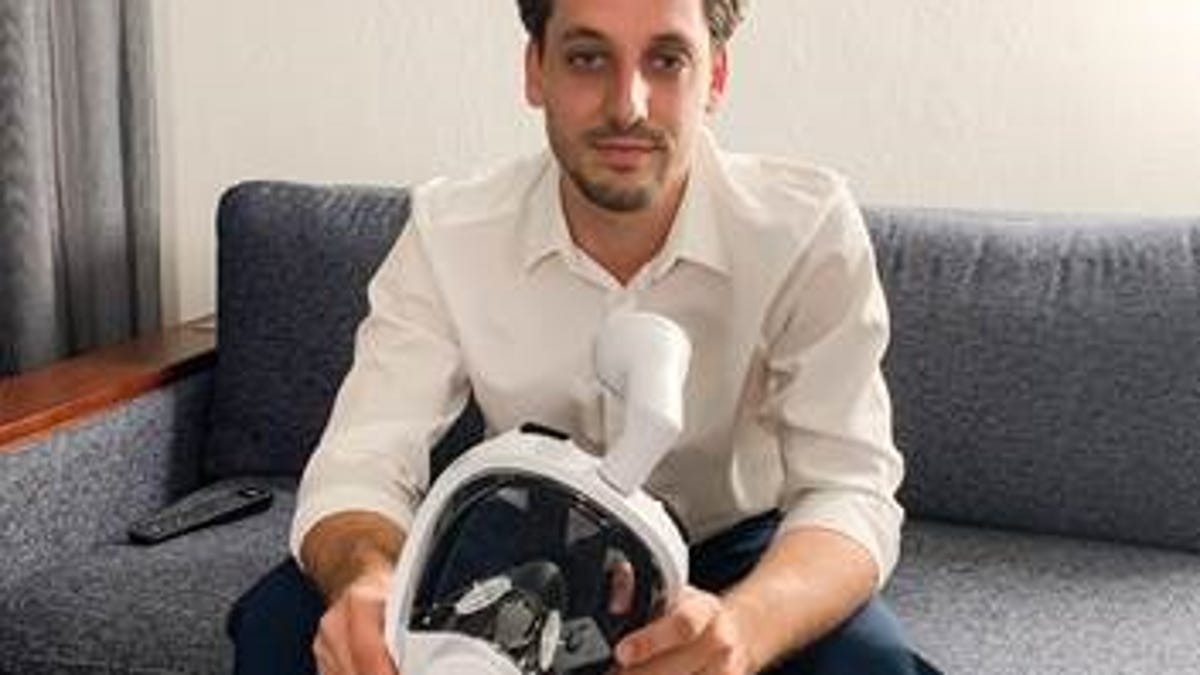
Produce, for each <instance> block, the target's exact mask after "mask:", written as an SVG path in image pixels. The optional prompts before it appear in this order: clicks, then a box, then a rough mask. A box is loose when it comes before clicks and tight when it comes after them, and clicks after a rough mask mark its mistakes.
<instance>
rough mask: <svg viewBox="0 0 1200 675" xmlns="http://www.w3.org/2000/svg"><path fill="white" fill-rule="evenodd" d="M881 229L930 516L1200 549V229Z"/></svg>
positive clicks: (980, 218) (911, 499) (909, 453)
mask: <svg viewBox="0 0 1200 675" xmlns="http://www.w3.org/2000/svg"><path fill="white" fill-rule="evenodd" d="M867 221H868V224H869V227H870V230H871V232H872V234H873V236H874V239H875V243H876V246H877V249H878V252H879V255H878V260H879V268H880V273H881V275H882V279H883V283H884V286H885V290H886V292H887V296H888V300H889V304H890V307H891V312H892V320H893V339H892V346H891V351H890V352H889V355H888V357H887V362H886V370H887V375H888V380H889V383H890V385H891V388H892V395H893V399H894V403H895V413H896V434H897V442H898V443H899V445H900V447H901V449H902V451H903V452H904V454H905V456H906V458H907V461H908V477H907V480H906V484H905V488H904V489H903V492H902V499H903V501H904V502H905V504H906V505H907V506H908V507H909V508H910V510H911V511H912V512H913V513H914V514H917V515H921V516H929V517H934V518H939V519H946V520H952V521H961V522H967V523H982V524H994V525H1001V526H1006V527H1014V528H1020V529H1028V530H1033V531H1040V532H1057V533H1068V534H1076V535H1084V536H1089V537H1100V538H1108V539H1115V540H1125V541H1135V542H1145V543H1151V544H1160V545H1167V546H1173V547H1181V548H1185V549H1190V550H1200V385H1198V382H1200V264H1198V263H1197V260H1198V259H1200V220H1139V219H1119V220H1114V219H1107V220H1106V219H1099V218H1094V217H1076V218H1064V217H1044V216H1019V215H1003V214H987V213H964V212H944V211H943V212H939V211H917V210H894V211H868V213H867Z"/></svg>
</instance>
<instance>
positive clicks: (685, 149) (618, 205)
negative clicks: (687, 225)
mask: <svg viewBox="0 0 1200 675" xmlns="http://www.w3.org/2000/svg"><path fill="white" fill-rule="evenodd" d="M518 4H519V6H520V9H521V16H522V20H523V21H524V22H525V25H526V27H527V29H528V30H529V33H530V41H529V45H528V47H527V49H526V57H525V76H526V82H525V88H526V98H527V99H528V100H529V102H530V103H531V104H532V105H534V106H536V107H540V108H543V109H544V111H545V117H546V131H547V135H548V137H549V141H550V146H551V148H552V149H553V151H554V154H555V156H556V157H557V159H558V162H559V164H560V165H561V166H562V167H563V170H564V172H565V173H566V174H567V176H568V177H569V178H570V179H571V182H572V183H573V185H574V187H576V188H578V190H579V192H581V193H582V194H583V196H584V197H586V198H587V199H588V200H589V201H590V202H591V203H592V204H594V205H596V206H599V207H601V208H603V209H606V210H609V211H637V210H640V209H644V208H646V207H649V206H652V205H654V204H656V203H657V202H658V200H659V199H660V198H662V197H664V196H666V197H671V196H676V195H678V194H679V193H680V191H681V190H682V186H683V184H684V182H685V181H686V178H687V174H688V170H689V168H690V164H691V158H692V150H693V147H694V146H695V143H696V138H697V136H698V135H699V131H700V127H701V126H702V124H703V122H704V117H705V115H706V114H707V112H708V111H710V110H712V109H713V108H714V107H715V106H716V105H717V103H718V102H719V101H720V99H721V96H722V94H723V93H724V88H725V81H726V75H727V58H726V52H725V43H726V41H727V40H728V39H729V37H730V35H731V34H732V32H733V29H734V27H735V26H736V24H737V22H738V20H739V19H740V16H741V9H742V5H743V4H744V0H518Z"/></svg>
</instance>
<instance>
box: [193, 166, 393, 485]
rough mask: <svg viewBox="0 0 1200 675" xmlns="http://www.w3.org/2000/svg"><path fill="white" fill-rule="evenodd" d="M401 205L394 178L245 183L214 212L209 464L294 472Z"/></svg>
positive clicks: (226, 471) (336, 376)
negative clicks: (362, 184)
mask: <svg viewBox="0 0 1200 675" xmlns="http://www.w3.org/2000/svg"><path fill="white" fill-rule="evenodd" d="M407 217H408V196H407V193H406V192H403V191H401V190H398V189H380V188H374V189H364V188H349V187H316V186H305V185H293V184H285V183H247V184H243V185H240V186H237V187H235V188H233V189H231V190H230V191H229V192H227V193H226V194H225V196H224V198H223V199H222V200H221V205H220V209H219V213H218V235H219V244H220V247H219V261H220V262H219V272H218V279H219V281H218V300H217V303H218V319H217V331H218V337H217V340H218V344H219V345H220V349H219V354H218V364H217V379H216V398H215V403H214V408H213V418H212V432H211V438H210V443H209V446H208V450H207V453H206V466H207V469H208V471H209V472H210V473H211V475H214V476H234V475H240V474H247V473H250V474H264V475H265V474H277V475H298V474H299V472H300V471H301V469H302V468H303V466H304V462H305V461H306V460H307V458H308V455H309V453H311V451H312V449H313V446H314V445H315V444H316V442H317V441H318V440H319V436H320V433H321V431H322V429H323V428H324V426H325V421H326V418H327V416H328V414H329V408H330V407H331V406H332V404H333V398H334V396H335V394H336V393H337V388H338V386H339V385H340V384H341V380H342V378H343V377H344V376H345V373H346V371H347V370H348V369H349V367H350V362H351V358H352V356H353V343H354V331H355V328H357V326H358V323H359V321H360V320H361V319H362V317H363V316H364V315H365V314H366V311H367V299H366V286H367V282H368V281H369V280H370V278H371V276H372V275H373V274H374V271H375V269H376V268H377V267H378V266H379V263H381V262H382V260H383V257H384V256H385V255H386V254H387V252H388V250H389V249H390V248H391V244H392V242H393V241H394V240H395V238H396V236H397V235H398V234H399V233H400V230H401V228H402V227H403V224H404V221H405V220H406V219H407Z"/></svg>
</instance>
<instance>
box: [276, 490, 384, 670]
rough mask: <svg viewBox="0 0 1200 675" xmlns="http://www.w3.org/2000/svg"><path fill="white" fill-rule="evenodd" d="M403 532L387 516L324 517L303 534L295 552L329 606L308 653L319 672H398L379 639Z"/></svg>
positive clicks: (381, 633)
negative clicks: (311, 651) (301, 541)
mask: <svg viewBox="0 0 1200 675" xmlns="http://www.w3.org/2000/svg"><path fill="white" fill-rule="evenodd" d="M403 545H404V534H403V533H402V532H401V531H400V530H399V529H398V528H397V527H396V526H395V525H393V524H392V523H391V521H389V520H388V519H386V518H384V517H383V516H380V515H378V514H374V513H368V512H362V511H354V512H348V513H339V514H336V515H332V516H329V517H328V518H325V519H323V520H321V521H320V522H318V523H317V524H316V525H315V526H314V527H313V528H312V529H311V530H310V531H309V532H308V534H306V535H305V537H304V543H303V545H302V546H301V551H300V557H301V560H302V562H303V564H304V569H305V571H306V572H307V573H308V575H309V577H311V578H312V579H313V581H314V582H315V583H316V584H317V586H318V587H319V588H320V589H321V592H322V593H323V594H324V596H325V601H326V604H327V607H328V609H327V610H326V611H325V615H324V616H323V617H321V623H320V625H319V626H318V628H317V636H316V638H315V639H314V640H313V646H312V648H313V654H314V656H315V657H316V662H317V670H318V671H319V672H320V673H321V675H398V670H397V668H396V666H395V665H394V664H393V663H392V660H391V657H390V656H389V654H388V651H387V646H386V644H385V643H384V635H383V633H384V611H385V607H386V605H387V597H388V593H390V592H391V587H392V575H393V571H394V570H395V566H396V560H397V559H398V558H399V556H400V549H401V547H402V546H403Z"/></svg>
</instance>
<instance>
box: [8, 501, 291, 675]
mask: <svg viewBox="0 0 1200 675" xmlns="http://www.w3.org/2000/svg"><path fill="white" fill-rule="evenodd" d="M294 505H295V495H294V490H293V489H277V490H276V491H275V500H274V502H273V503H272V505H271V508H270V510H268V511H265V512H263V513H261V514H257V515H255V516H251V517H249V518H245V519H243V520H240V521H236V522H233V523H228V524H225V525H219V526H215V527H211V528H208V529H204V530H199V531H197V532H193V533H191V534H188V535H185V536H182V537H179V538H176V539H172V540H169V541H166V542H163V543H161V544H158V545H156V546H150V547H140V546H131V545H128V544H123V543H120V544H116V543H114V544H109V545H105V546H101V547H98V548H96V549H94V550H93V551H92V552H90V553H88V554H86V555H84V556H81V557H78V558H76V559H71V560H64V561H62V564H60V565H58V566H55V567H52V568H48V569H45V570H41V571H39V572H37V573H35V574H33V575H30V576H28V577H26V578H24V579H23V580H22V582H21V583H20V585H18V586H17V587H16V588H15V589H13V591H12V592H11V593H9V594H7V595H6V596H4V597H3V598H0V673H3V674H4V675H40V674H42V673H47V674H49V673H55V674H58V675H62V674H71V673H81V674H82V673H97V672H121V673H206V674H207V673H227V672H230V670H231V667H232V664H233V659H232V654H233V652H232V643H231V642H230V641H229V639H228V638H227V637H226V636H225V632H224V630H225V627H224V619H225V616H226V614H227V613H228V610H229V608H230V607H231V606H232V605H233V603H234V601H235V600H236V599H237V598H238V596H240V595H241V594H242V593H243V592H244V591H245V590H246V589H247V588H248V587H249V586H250V585H252V584H253V583H254V582H255V580H257V579H258V578H259V577H260V576H262V575H263V574H265V573H266V572H267V571H268V570H269V569H270V568H271V567H273V566H274V565H276V564H278V563H279V561H280V560H282V559H283V558H284V556H286V555H287V549H286V538H287V531H288V522H289V520H290V518H291V514H292V511H293V508H294Z"/></svg>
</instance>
